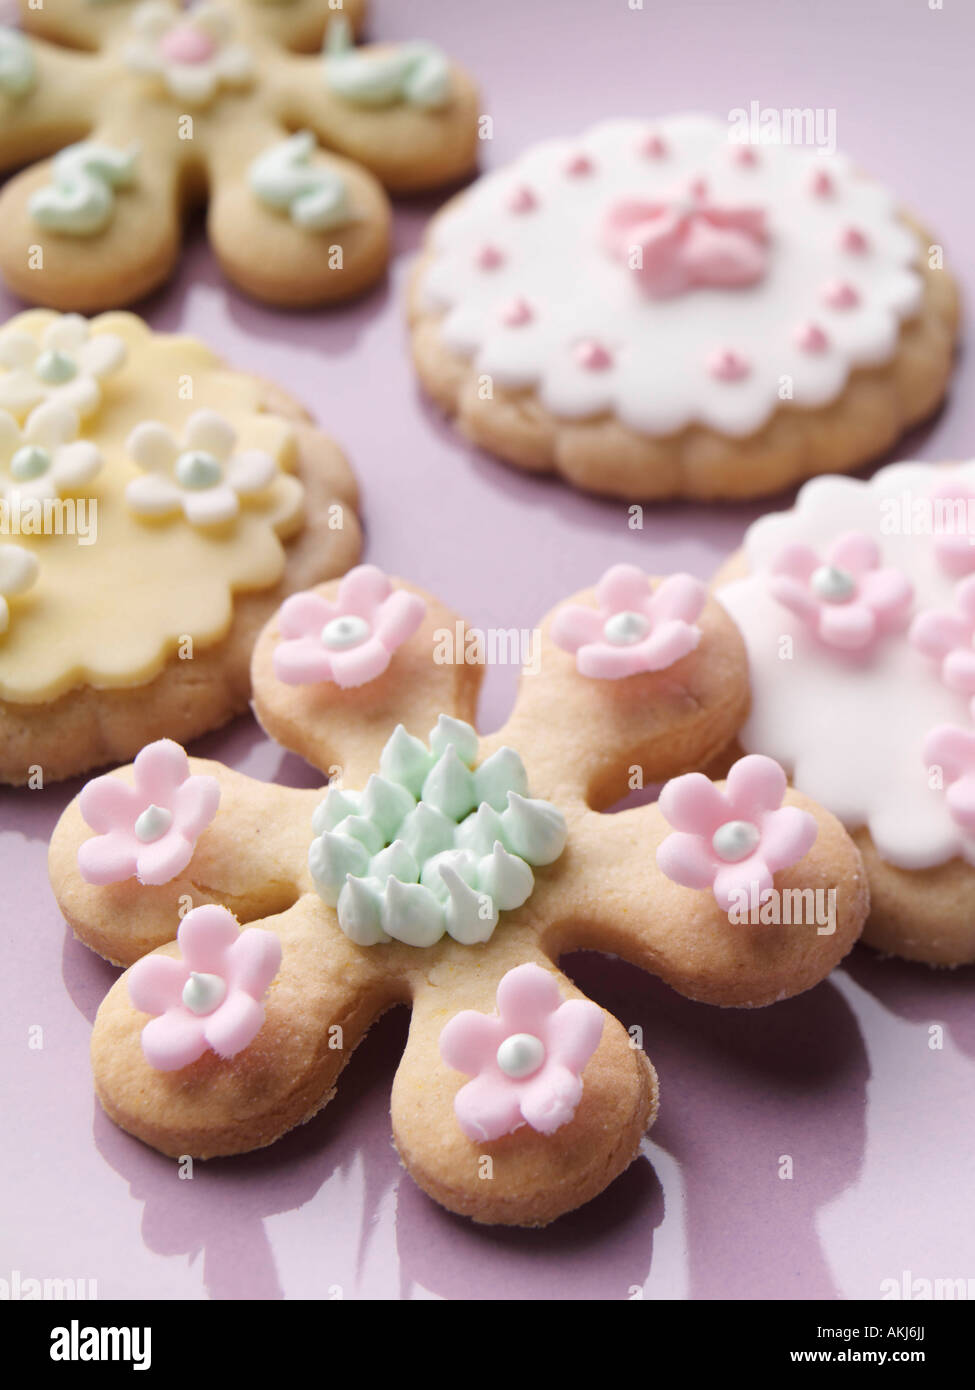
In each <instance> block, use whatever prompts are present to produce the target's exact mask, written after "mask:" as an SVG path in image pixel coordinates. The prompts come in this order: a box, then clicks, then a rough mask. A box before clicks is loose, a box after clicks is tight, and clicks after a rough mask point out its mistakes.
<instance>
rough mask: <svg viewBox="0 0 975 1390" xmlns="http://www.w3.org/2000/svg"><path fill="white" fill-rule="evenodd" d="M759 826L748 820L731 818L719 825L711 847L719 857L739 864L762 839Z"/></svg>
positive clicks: (730, 862)
mask: <svg viewBox="0 0 975 1390" xmlns="http://www.w3.org/2000/svg"><path fill="white" fill-rule="evenodd" d="M761 838H762V837H761V835H760V834H759V832H758V826H757V825H752V823H751V821H748V820H729V821H726V822H725V824H724V825H719V826H718V828H717V830H716V831H715V832H714V835H713V837H712V839H711V848H712V849H713V850H714V852H715V854H716V855H717V856H718V858H719V859H724V860H725V861H726V862H727V863H729V864H737V863H738V861H739V859H747V858H748V856H749V855H750V854H751V853H752V851H753V850H754V849H756V848H757V846H758V842H759V840H760V839H761Z"/></svg>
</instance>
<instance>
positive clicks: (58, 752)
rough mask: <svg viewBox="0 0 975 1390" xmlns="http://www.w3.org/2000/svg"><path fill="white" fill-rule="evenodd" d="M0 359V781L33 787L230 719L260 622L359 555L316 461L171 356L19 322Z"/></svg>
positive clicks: (190, 358)
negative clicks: (159, 740) (299, 591)
mask: <svg viewBox="0 0 975 1390" xmlns="http://www.w3.org/2000/svg"><path fill="white" fill-rule="evenodd" d="M0 357H2V361H3V365H2V366H0V528H2V530H0V619H2V620H3V621H2V623H0V626H2V628H3V629H5V630H4V631H2V633H0V750H2V752H0V779H2V780H3V781H6V782H14V783H22V782H25V781H28V780H30V781H31V782H32V785H35V786H38V785H43V784H44V783H45V782H50V781H56V780H59V779H62V778H65V777H70V776H73V775H74V774H76V773H78V772H83V771H86V770H87V769H88V768H90V767H94V766H97V765H98V764H100V763H105V762H109V761H113V762H117V761H118V760H119V759H120V758H129V757H132V756H133V755H134V754H135V753H136V752H137V751H138V749H139V748H140V747H141V746H142V745H143V744H144V743H146V742H147V741H151V740H152V739H154V738H158V737H161V736H163V735H169V736H173V737H176V738H180V739H183V740H187V739H190V738H194V737H196V736H197V735H198V734H201V733H204V732H206V731H207V730H208V729H212V728H215V727H217V726H218V725H219V724H222V723H223V722H224V721H225V720H227V719H229V718H230V717H231V716H232V715H234V714H236V713H238V712H239V711H240V710H242V709H244V708H245V707H246V704H247V700H248V698H249V694H250V675H249V663H250V653H251V649H252V647H253V644H254V640H255V638H256V635H257V633H258V631H259V630H260V628H261V626H262V625H263V623H264V622H265V621H266V620H267V618H268V616H269V615H270V614H271V613H272V612H274V610H275V609H276V608H277V607H278V606H279V604H280V603H281V601H282V599H283V598H284V597H285V596H286V595H287V594H289V593H291V592H292V591H294V590H295V589H301V588H305V587H307V586H308V584H309V583H315V582H318V581H319V580H321V579H323V578H326V577H330V576H332V575H336V574H341V573H343V572H344V571H345V570H346V569H348V568H349V566H350V565H352V564H354V562H355V560H356V558H357V556H358V553H359V547H360V543H361V536H360V530H359V523H358V518H357V516H356V505H357V492H356V486H355V482H354V479H353V477H352V474H351V471H350V469H349V466H348V464H347V463H346V461H345V459H344V457H343V456H342V454H341V453H340V451H339V450H338V449H337V448H336V446H335V445H334V444H333V443H332V442H331V440H329V439H328V438H327V437H326V436H325V435H323V434H322V433H321V432H320V431H319V430H318V429H316V428H315V427H314V426H313V425H312V424H311V423H310V421H309V418H308V416H307V415H306V414H305V413H304V411H303V410H302V409H301V407H300V406H298V405H297V404H296V403H295V402H294V401H292V400H290V399H289V398H288V397H287V396H286V395H285V394H284V393H283V392H281V391H279V390H278V389H277V388H276V387H272V386H269V385H267V384H266V383H264V382H261V381H258V380H255V379H254V378H252V377H249V376H246V375H244V374H241V373H237V372H233V371H231V370H229V369H228V368H227V367H225V366H224V365H223V363H221V362H220V360H219V359H218V358H217V357H216V356H215V355H214V354H213V353H212V352H211V351H210V350H209V349H208V348H207V347H205V346H204V345H203V344H202V343H200V342H198V341H196V340H194V339H192V338H186V337H177V336H171V335H163V334H155V333H152V332H150V330H149V329H148V328H147V327H146V325H145V324H144V323H143V322H142V321H141V320H140V319H137V318H135V317H134V316H133V315H131V314H108V315H104V316H102V317H101V318H99V319H96V320H94V321H92V322H91V323H90V324H89V323H88V321H86V320H84V319H82V318H80V317H79V316H77V315H63V316H60V315H57V314H53V313H50V312H48V311H42V310H32V311H30V312H28V313H26V314H22V315H19V316H18V317H17V318H15V319H13V320H11V321H10V322H9V323H8V324H7V325H6V326H5V327H4V329H3V331H2V333H0ZM218 455H219V457H218ZM208 470H209V472H208ZM184 477H185V485H184V482H183V481H181V479H183V478H184ZM201 509H202V510H201ZM5 574H6V576H7V577H6V579H5V578H4V575H5ZM4 594H6V595H7V597H6V598H3V597H2V595H4Z"/></svg>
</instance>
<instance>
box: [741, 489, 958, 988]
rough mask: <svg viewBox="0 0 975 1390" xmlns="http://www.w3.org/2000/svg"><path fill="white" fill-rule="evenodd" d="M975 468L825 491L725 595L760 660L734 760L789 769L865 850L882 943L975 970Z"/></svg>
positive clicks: (747, 549)
mask: <svg viewBox="0 0 975 1390" xmlns="http://www.w3.org/2000/svg"><path fill="white" fill-rule="evenodd" d="M973 538H975V464H973V463H964V464H960V465H952V466H945V467H932V466H931V465H930V464H924V463H898V464H894V465H892V466H890V467H888V468H884V469H882V470H881V471H880V472H879V473H878V474H877V475H876V476H875V477H874V478H873V479H872V480H871V481H870V482H860V481H854V480H852V479H826V478H822V479H816V480H815V481H813V482H810V483H807V484H806V486H805V487H804V488H803V489H802V491H801V492H800V494H799V497H798V500H797V502H796V504H795V506H794V507H793V508H792V509H791V510H789V511H786V512H781V513H777V514H774V515H771V516H767V517H763V518H762V519H761V520H760V521H757V522H756V523H755V524H754V525H753V526H752V527H751V528H750V529H749V531H748V533H747V535H746V538H745V545H744V549H743V550H742V551H741V552H740V553H738V554H737V555H735V556H734V557H733V558H732V559H731V560H730V561H729V563H728V564H727V565H726V566H725V567H724V568H723V569H722V571H721V572H720V574H719V575H718V577H717V580H716V581H715V584H716V589H715V592H716V595H717V597H718V599H719V600H720V602H721V603H722V604H723V605H724V606H725V607H726V609H727V610H728V612H729V613H730V614H731V616H732V617H733V618H734V620H735V622H736V623H737V624H738V627H739V628H740V630H741V632H742V635H743V637H744V640H745V644H746V646H747V648H748V657H749V669H750V680H751V689H752V706H751V712H750V714H749V717H748V719H747V721H746V722H745V724H744V725H743V727H742V729H741V731H740V733H739V735H738V738H737V740H736V742H735V745H734V748H733V749H732V750H730V751H729V753H728V754H727V757H734V756H737V754H738V752H740V750H741V749H745V750H747V751H749V752H761V753H765V754H768V755H770V756H771V757H773V758H775V759H777V760H778V761H779V762H780V763H781V764H782V766H783V767H784V768H785V769H786V771H787V772H788V774H789V777H790V780H791V781H792V783H793V784H794V786H795V787H796V788H797V789H798V790H799V791H801V792H804V793H805V794H806V795H808V796H812V797H815V798H816V800H817V801H819V802H820V803H821V804H822V805H824V806H826V807H827V808H828V809H829V810H831V811H832V812H833V813H834V814H835V815H837V816H838V817H839V818H840V820H842V821H843V822H844V824H845V825H846V827H847V829H848V830H849V831H850V833H851V834H852V835H853V838H854V839H855V840H856V842H857V844H858V845H859V846H860V848H861V850H862V852H863V858H864V863H865V865H866V869H867V874H868V877H869V879H870V893H871V904H872V906H871V915H870V920H869V921H868V923H867V926H866V929H865V931H864V940H865V941H866V942H867V943H868V944H870V945H872V946H875V947H876V948H877V949H878V950H880V951H883V952H886V953H890V954H893V955H898V956H904V957H906V958H907V959H908V960H918V961H926V962H928V963H929V964H931V965H942V966H945V965H963V964H968V963H971V962H972V961H975V815H973V809H972V808H973V800H972V790H973V788H975V727H973V724H972V711H971V701H972V697H973V696H975V674H973V673H975V657H973V654H972V643H973V636H975V578H973V577H972V576H973V572H975V544H973Z"/></svg>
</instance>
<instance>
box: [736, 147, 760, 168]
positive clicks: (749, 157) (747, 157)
mask: <svg viewBox="0 0 975 1390" xmlns="http://www.w3.org/2000/svg"><path fill="white" fill-rule="evenodd" d="M731 159H732V162H733V163H734V164H740V165H741V166H742V167H743V168H746V169H749V168H754V167H755V165H756V164H757V163H758V155H757V154H756V153H755V151H754V150H753V149H752V147H751V145H736V146H735V147H734V148H733V150H732V151H731Z"/></svg>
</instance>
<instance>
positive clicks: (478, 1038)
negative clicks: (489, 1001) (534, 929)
mask: <svg viewBox="0 0 975 1390" xmlns="http://www.w3.org/2000/svg"><path fill="white" fill-rule="evenodd" d="M497 1001H498V1010H497V1013H495V1014H480V1013H476V1012H475V1011H474V1010H473V1009H465V1010H464V1012H463V1013H459V1014H455V1015H454V1017H453V1018H452V1019H450V1021H449V1022H448V1023H447V1024H446V1025H445V1027H444V1029H443V1031H442V1032H441V1034H440V1055H441V1057H442V1058H443V1060H444V1061H445V1062H446V1063H447V1065H448V1067H453V1068H454V1070H455V1071H462V1072H465V1073H466V1074H467V1075H468V1076H472V1077H473V1078H474V1080H473V1081H469V1082H468V1083H467V1085H466V1086H462V1087H461V1089H460V1090H459V1091H458V1092H457V1095H456V1097H455V1099H454V1112H455V1114H456V1115H457V1119H458V1121H459V1123H460V1127H461V1129H462V1130H463V1131H464V1133H465V1134H466V1135H467V1137H468V1138H469V1139H474V1140H482V1141H483V1140H491V1139H500V1137H501V1136H502V1135H503V1134H511V1133H512V1132H513V1131H514V1130H516V1129H520V1127H521V1126H522V1125H523V1124H527V1125H530V1126H531V1128H532V1129H535V1130H537V1131H538V1132H539V1134H553V1133H554V1132H555V1130H557V1129H559V1128H560V1127H561V1126H562V1125H564V1124H568V1122H569V1120H571V1119H572V1117H573V1115H574V1114H575V1112H576V1107H577V1106H578V1104H579V1101H580V1100H581V1098H582V1071H583V1068H584V1067H585V1065H586V1063H587V1062H588V1061H589V1058H590V1057H591V1056H592V1054H593V1053H594V1052H595V1051H596V1048H597V1047H598V1046H599V1039H600V1037H601V1036H602V1032H603V1011H602V1009H600V1008H599V1006H598V1005H597V1004H592V1003H590V1001H589V1000H588V999H566V1000H563V999H562V996H561V994H560V993H559V987H558V984H557V982H556V980H555V978H554V976H552V975H550V974H549V972H548V971H547V970H543V969H542V968H541V966H539V965H531V964H528V965H519V966H516V967H515V969H514V970H509V971H508V973H507V974H506V975H505V976H504V977H503V978H502V979H501V981H500V983H499V984H498V992H497Z"/></svg>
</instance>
